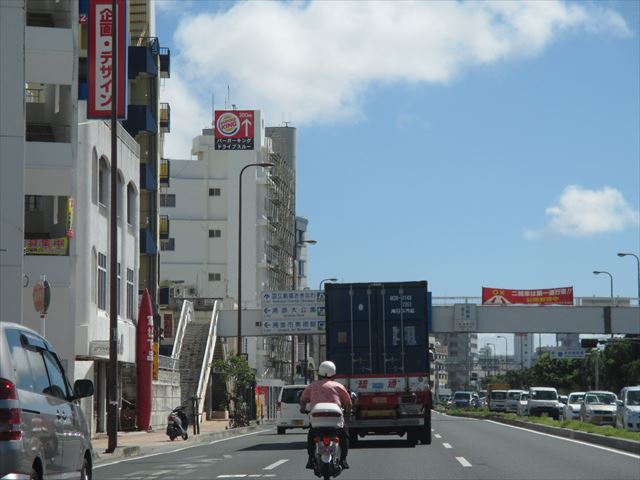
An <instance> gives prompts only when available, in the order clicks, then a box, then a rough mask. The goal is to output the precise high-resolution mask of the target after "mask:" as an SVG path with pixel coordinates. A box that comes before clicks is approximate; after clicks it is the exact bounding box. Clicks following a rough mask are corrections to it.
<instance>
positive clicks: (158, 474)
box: [147, 470, 173, 478]
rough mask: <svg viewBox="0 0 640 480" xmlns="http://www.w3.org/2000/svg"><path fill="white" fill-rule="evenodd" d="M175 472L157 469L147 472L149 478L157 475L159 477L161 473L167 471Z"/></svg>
mask: <svg viewBox="0 0 640 480" xmlns="http://www.w3.org/2000/svg"><path fill="white" fill-rule="evenodd" d="M171 472H173V470H157V471H154V472H151V473H149V472H147V478H155V477H159V476H160V475H164V474H165V473H171Z"/></svg>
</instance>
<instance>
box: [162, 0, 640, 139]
mask: <svg viewBox="0 0 640 480" xmlns="http://www.w3.org/2000/svg"><path fill="white" fill-rule="evenodd" d="M164 7H165V8H164V10H165V11H170V12H171V14H175V12H174V10H173V8H172V7H175V4H167V5H164ZM161 10H163V8H162V7H161ZM577 28H580V29H583V30H587V31H597V32H607V33H613V34H618V35H623V36H624V35H629V34H630V31H629V28H628V27H627V25H626V23H625V21H624V19H623V18H622V17H621V16H620V15H619V14H618V13H616V12H614V11H612V10H610V9H606V8H602V7H600V6H598V5H595V6H594V5H585V4H567V3H562V2H559V1H555V0H552V1H531V2H506V1H503V2H487V3H485V2H475V1H472V2H426V1H418V2H391V1H388V2H326V1H310V2H240V3H237V4H235V5H234V6H233V7H232V8H230V9H228V10H225V11H217V12H212V13H207V14H200V15H193V14H190V15H189V16H187V15H186V14H185V15H183V17H182V19H181V22H180V24H179V26H178V28H177V30H176V32H175V37H174V39H175V42H176V45H177V47H178V48H177V49H175V48H174V49H173V52H172V53H173V57H174V58H173V59H172V60H173V62H174V67H175V68H172V78H171V79H170V80H169V81H168V82H167V84H170V83H172V82H175V81H177V79H180V78H181V79H182V80H183V81H184V82H185V83H187V84H188V88H186V89H185V90H184V91H183V93H184V94H185V95H187V96H191V97H194V98H198V99H199V102H201V103H202V102H203V103H207V104H208V103H209V99H210V95H211V92H212V91H214V92H215V93H216V94H217V102H216V103H217V105H218V106H222V105H223V104H224V102H223V101H222V98H223V97H224V96H225V95H226V92H227V86H228V85H229V86H230V87H231V92H232V96H231V103H235V104H237V105H238V107H239V108H243V107H248V108H259V109H261V110H263V111H264V112H265V118H266V119H267V121H268V122H269V123H270V124H277V123H279V122H281V121H283V120H292V121H293V122H295V123H296V124H297V125H303V124H308V123H330V122H336V121H354V120H357V119H359V118H360V117H361V116H362V108H361V106H362V103H363V101H364V99H365V96H366V91H367V87H368V86H370V85H372V84H381V83H382V84H388V83H393V82H410V83H438V84H446V83H448V82H450V81H451V80H453V79H454V78H455V77H456V75H458V74H459V72H460V71H461V70H463V69H466V68H470V67H472V66H474V65H481V64H491V63H496V62H499V61H506V60H509V59H514V58H521V57H528V56H532V55H536V54H539V53H540V52H541V51H543V50H544V49H545V48H546V47H548V46H549V45H550V44H551V43H552V42H553V41H554V40H556V39H557V37H558V35H559V34H561V33H562V32H564V31H567V30H571V29H577ZM168 89H169V90H173V88H172V87H171V86H169V87H168ZM180 118H181V121H182V117H180ZM184 121H185V122H186V123H188V124H191V126H196V125H198V127H197V128H199V127H200V125H199V124H200V123H201V120H200V119H195V118H193V117H192V118H187V119H185V120H184ZM176 141H179V139H178V138H177V137H176V136H174V135H173V132H172V135H169V138H168V142H169V144H173V143H175V142H176Z"/></svg>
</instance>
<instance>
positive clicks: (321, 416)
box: [309, 403, 344, 480]
mask: <svg viewBox="0 0 640 480" xmlns="http://www.w3.org/2000/svg"><path fill="white" fill-rule="evenodd" d="M309 421H310V423H311V429H312V431H313V432H314V433H315V436H314V437H313V440H314V442H315V462H314V466H313V472H314V473H315V474H316V476H317V477H320V478H322V479H323V480H330V478H331V477H337V476H338V475H340V473H341V472H342V465H341V464H340V439H339V437H338V434H337V432H338V429H340V428H343V427H344V417H343V414H342V409H341V408H340V407H339V406H338V405H336V404H335V403H317V404H316V405H315V406H314V407H313V408H312V409H311V412H310V413H309Z"/></svg>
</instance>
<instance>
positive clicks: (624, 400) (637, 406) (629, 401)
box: [616, 385, 640, 432]
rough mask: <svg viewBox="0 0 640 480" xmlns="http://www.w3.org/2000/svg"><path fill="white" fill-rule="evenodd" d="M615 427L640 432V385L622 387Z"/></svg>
mask: <svg viewBox="0 0 640 480" xmlns="http://www.w3.org/2000/svg"><path fill="white" fill-rule="evenodd" d="M616 427H619V428H624V429H625V430H629V431H632V432H640V385H636V386H635V387H624V388H623V389H622V390H621V391H620V399H619V400H618V409H617V411H616Z"/></svg>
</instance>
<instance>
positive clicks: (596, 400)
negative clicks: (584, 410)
mask: <svg viewBox="0 0 640 480" xmlns="http://www.w3.org/2000/svg"><path fill="white" fill-rule="evenodd" d="M585 403H589V404H598V405H613V404H614V403H616V396H615V395H614V394H613V393H590V394H589V395H587V398H586V400H585Z"/></svg>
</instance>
